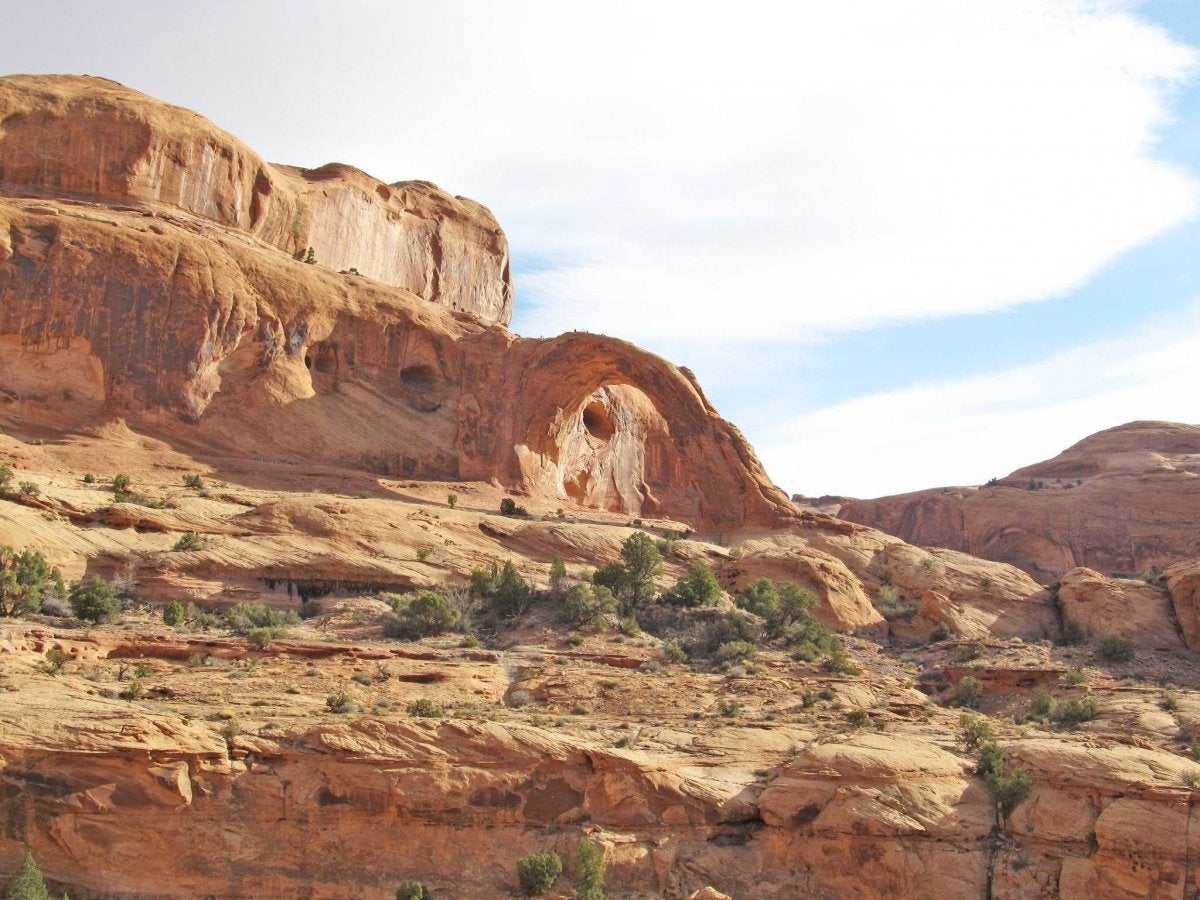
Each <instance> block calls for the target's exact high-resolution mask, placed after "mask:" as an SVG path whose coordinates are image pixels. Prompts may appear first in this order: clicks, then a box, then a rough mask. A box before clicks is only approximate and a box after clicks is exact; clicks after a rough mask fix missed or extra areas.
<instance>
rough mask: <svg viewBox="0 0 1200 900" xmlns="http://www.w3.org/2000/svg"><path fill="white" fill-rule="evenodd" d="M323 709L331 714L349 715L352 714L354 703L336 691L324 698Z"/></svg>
mask: <svg viewBox="0 0 1200 900" xmlns="http://www.w3.org/2000/svg"><path fill="white" fill-rule="evenodd" d="M325 708H326V709H328V710H329V711H330V712H333V713H350V712H354V701H353V700H351V699H350V697H349V696H347V695H346V693H345V692H343V691H338V692H337V693H336V694H330V695H329V696H328V697H326V698H325Z"/></svg>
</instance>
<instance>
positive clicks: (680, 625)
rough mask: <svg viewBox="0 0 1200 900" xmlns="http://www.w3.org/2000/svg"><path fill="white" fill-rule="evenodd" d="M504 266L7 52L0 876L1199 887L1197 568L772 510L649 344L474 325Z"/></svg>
mask: <svg viewBox="0 0 1200 900" xmlns="http://www.w3.org/2000/svg"><path fill="white" fill-rule="evenodd" d="M309 247H312V248H313V256H314V257H315V259H314V261H312V262H306V261H305V258H306V257H307V256H308V248H309ZM506 256H507V251H506V249H505V244H504V237H503V234H502V232H501V231H500V229H499V228H498V226H496V224H495V222H494V220H492V219H491V217H490V215H488V214H487V213H486V211H485V210H483V209H482V207H479V206H478V205H477V204H475V203H473V202H471V201H466V200H463V199H462V198H452V197H449V196H448V195H445V194H443V193H442V192H441V191H439V190H438V189H437V188H434V187H432V186H430V185H427V184H424V183H420V182H407V183H400V184H392V185H386V184H383V183H382V182H377V181H376V180H374V179H371V178H369V177H368V176H366V175H364V174H363V173H361V172H357V171H356V170H352V169H349V168H346V167H341V166H327V167H324V168H322V169H320V170H314V171H303V170H298V169H292V168H289V167H283V166H274V165H270V164H267V163H264V162H262V161H261V160H260V159H259V158H258V157H257V156H255V155H254V154H253V152H252V151H250V150H249V149H248V148H246V147H245V146H244V145H242V144H241V143H240V142H238V141H237V140H236V139H234V138H232V137H231V136H229V135H226V134H224V133H223V132H221V131H219V129H217V128H215V126H213V125H211V124H210V123H208V122H206V121H205V120H203V119H201V118H200V117H198V116H196V115H195V114H193V113H190V112H188V111H185V110H179V109H176V108H174V107H169V106H166V105H165V104H162V103H159V102H157V101H154V100H151V99H149V98H146V97H143V96H142V95H139V94H137V93H135V92H133V91H130V90H127V89H125V88H122V87H120V86H118V85H114V84H113V83H111V82H107V81H103V80H99V79H83V78H49V77H13V78H7V79H0V429H2V433H0V802H2V812H3V815H0V883H3V882H4V880H5V879H6V878H7V877H8V875H9V873H12V872H15V871H16V870H17V869H18V867H19V866H21V864H22V861H23V860H24V859H25V857H26V854H27V853H32V854H33V857H34V858H35V859H36V861H37V863H38V865H40V867H41V869H42V871H43V872H44V873H45V875H46V877H47V879H48V880H49V881H50V882H51V883H52V884H53V885H54V886H55V887H56V888H62V889H64V890H68V891H69V893H70V896H71V897H73V898H76V900H99V898H191V897H214V898H260V897H263V898H268V897H270V898H274V897H279V898H284V897H288V898H290V897H309V898H350V897H353V898H367V900H384V898H389V900H390V898H392V897H396V896H397V893H396V892H397V890H398V889H400V887H401V886H402V885H404V884H406V883H407V884H408V885H409V888H411V890H412V891H413V893H409V895H408V896H421V895H420V894H417V893H415V891H417V890H421V891H424V890H428V891H429V892H431V893H432V894H433V895H434V896H436V897H438V898H448V897H453V898H466V900H476V898H478V900H483V898H495V897H503V896H517V895H519V894H521V893H522V891H523V889H524V887H523V885H522V884H521V883H520V881H519V874H518V860H520V859H522V858H526V857H529V856H531V855H532V854H536V853H556V854H558V858H559V859H560V860H561V861H562V863H563V864H564V870H563V872H562V874H561V876H560V877H559V878H558V879H557V880H556V883H555V884H554V885H553V887H550V888H548V893H547V894H546V896H552V897H559V898H566V897H571V896H576V897H587V898H589V900H595V898H596V897H597V896H598V895H597V893H596V890H595V884H594V882H593V883H592V884H591V885H590V886H589V885H588V884H587V883H586V872H585V868H586V866H585V865H584V864H583V862H582V861H581V857H580V855H579V854H580V852H581V850H580V848H581V847H591V848H593V849H594V851H595V852H596V853H598V855H599V858H600V860H601V861H602V863H603V866H604V868H605V873H604V876H603V880H604V882H605V886H604V888H603V892H602V894H603V896H607V897H609V898H612V900H633V898H647V897H666V898H684V897H690V898H697V900H703V898H708V900H718V898H721V897H737V898H748V897H764V898H795V897H814V898H843V897H846V898H857V897H861V898H875V897H936V898H980V900H982V898H994V900H1006V898H1011V900H1017V898H1022V900H1024V898H1041V897H1065V898H1087V900H1097V898H1117V897H1128V896H1140V897H1179V898H1181V900H1182V898H1184V897H1187V896H1192V895H1193V894H1195V893H1196V891H1197V890H1200V871H1198V870H1197V867H1196V865H1195V860H1196V854H1197V848H1196V847H1194V846H1193V844H1195V843H1196V841H1197V840H1198V839H1197V838H1192V837H1191V828H1190V820H1191V816H1192V808H1193V805H1194V803H1195V801H1196V799H1197V797H1200V762H1198V760H1200V733H1198V729H1200V677H1198V676H1197V669H1196V666H1195V661H1196V656H1195V653H1196V652H1197V650H1200V560H1195V559H1192V560H1183V561H1179V562H1176V563H1175V564H1174V565H1172V566H1170V567H1169V568H1167V569H1166V571H1165V572H1164V573H1162V574H1161V577H1155V578H1151V579H1149V580H1144V579H1127V578H1116V577H1110V575H1108V574H1105V573H1104V572H1100V571H1093V570H1090V569H1084V568H1075V569H1072V570H1071V571H1069V572H1066V573H1065V574H1064V575H1063V576H1062V578H1061V579H1060V581H1059V583H1058V584H1057V585H1055V586H1054V587H1052V588H1047V587H1044V586H1043V585H1042V584H1039V583H1038V582H1037V581H1035V580H1034V579H1033V578H1031V577H1030V576H1029V574H1027V573H1026V572H1025V571H1022V570H1021V569H1020V568H1017V567H1016V566H1013V565H1009V564H1006V563H1004V562H996V561H990V560H986V559H980V558H978V557H977V556H973V555H969V554H968V553H966V552H962V551H961V550H958V549H939V548H936V547H935V548H931V549H923V548H921V547H918V546H914V545H913V544H912V543H908V542H906V541H905V540H903V539H901V538H900V537H897V536H894V535H892V534H888V533H885V532H884V531H880V530H877V529H875V528H872V527H868V526H867V525H863V524H856V523H853V522H849V521H844V520H839V519H836V518H833V517H831V516H829V515H826V514H824V513H823V512H821V511H820V508H823V507H820V504H817V506H818V508H807V509H800V508H798V507H796V506H795V505H793V504H792V503H790V502H789V501H788V499H787V498H786V497H785V496H784V495H783V494H782V493H781V492H780V491H779V490H778V489H777V488H775V487H774V486H773V485H772V484H771V483H770V481H769V479H768V478H767V477H766V474H765V473H764V472H763V470H762V467H761V466H760V465H759V463H758V461H757V459H756V457H755V455H754V452H753V450H752V449H751V448H750V447H749V445H748V444H747V443H746V441H745V440H744V438H743V437H742V436H741V434H740V433H739V432H738V431H737V430H736V428H734V427H733V426H732V425H730V424H729V423H727V422H725V421H724V420H723V419H721V418H720V417H719V416H718V415H717V413H716V412H715V411H714V410H713V409H712V407H711V406H710V405H709V404H708V402H707V401H706V399H705V398H704V395H703V393H702V391H701V389H700V387H699V386H698V385H697V384H696V382H695V379H694V378H693V377H692V376H691V374H690V373H688V372H687V370H684V369H679V368H677V367H675V366H673V365H671V364H670V363H668V362H666V361H664V360H662V359H659V358H658V357H655V356H653V355H651V354H648V353H646V352H644V351H641V350H639V349H638V348H636V347H633V346H632V345H630V344H627V343H624V342H622V341H618V340H614V339H610V338H605V337H600V336H596V335H588V334H569V335H564V336H562V337H559V338H556V339H552V340H537V341H532V340H524V339H521V338H520V337H518V336H516V335H513V334H511V333H509V332H508V331H507V330H506V328H505V327H504V325H505V323H506V322H507V320H508V316H509V314H510V311H511V288H510V285H509V279H508V274H507V260H506ZM355 269H356V270H357V272H356V271H353V270H355ZM1143 427H1144V426H1143ZM1160 430H1167V429H1160ZM1123 439H1128V440H1130V441H1133V442H1134V443H1136V442H1137V440H1140V438H1136V439H1135V437H1131V436H1130V435H1128V434H1127V435H1125V438H1123ZM1085 443H1086V442H1085ZM1080 446H1083V445H1080ZM1108 446H1109V448H1110V450H1108V451H1105V452H1104V453H1098V452H1092V456H1093V457H1095V458H1096V459H1099V458H1101V457H1103V458H1110V456H1111V453H1113V452H1115V450H1112V448H1113V447H1115V444H1111V443H1110V444H1109V445H1108ZM1174 446H1176V447H1177V449H1175V450H1169V449H1167V448H1166V446H1165V444H1164V446H1163V447H1160V448H1159V449H1158V450H1157V451H1155V452H1156V453H1157V454H1158V455H1159V458H1161V459H1162V460H1165V461H1166V462H1165V463H1164V465H1166V464H1170V465H1173V466H1175V467H1176V468H1177V469H1179V470H1183V469H1185V468H1186V464H1185V461H1184V460H1185V457H1184V455H1183V454H1185V453H1187V452H1190V451H1186V450H1181V449H1178V447H1182V446H1183V444H1176V445H1174ZM1076 449H1078V448H1076ZM1093 451H1094V448H1093ZM1139 452H1140V451H1139ZM1106 454H1109V455H1108V456H1106ZM1136 455H1137V454H1136V453H1133V454H1132V455H1130V456H1129V457H1128V459H1126V461H1125V462H1124V463H1122V465H1124V466H1125V469H1122V470H1121V472H1123V473H1124V474H1120V475H1118V474H1117V470H1115V469H1113V470H1111V471H1110V470H1104V469H1103V467H1101V468H1100V469H1098V470H1097V471H1092V472H1086V473H1082V474H1080V475H1076V476H1075V477H1076V478H1080V477H1082V478H1083V481H1084V483H1083V484H1082V485H1079V484H1077V485H1076V486H1075V487H1073V488H1070V489H1068V488H1066V487H1065V484H1066V482H1067V478H1068V475H1067V470H1066V469H1063V470H1061V474H1050V473H1049V472H1048V471H1047V472H1043V473H1041V474H1036V475H1033V474H1031V475H1028V476H1025V475H1024V474H1022V475H1021V477H1022V478H1024V477H1030V478H1035V481H1039V480H1041V481H1046V482H1048V484H1047V486H1046V487H1045V488H1044V489H1039V490H1036V491H1026V490H1025V489H1024V488H1023V487H1020V486H1018V485H1016V484H1014V485H1013V486H1003V485H1002V486H999V487H994V488H988V489H986V490H989V491H991V490H995V491H1008V492H1011V494H1012V496H1014V497H1020V498H1026V497H1032V498H1034V499H1035V500H1038V501H1041V500H1042V499H1043V498H1049V497H1052V496H1061V497H1066V496H1068V495H1070V497H1071V498H1072V500H1075V499H1077V498H1086V497H1088V496H1090V495H1092V494H1095V495H1096V496H1099V493H1098V492H1099V491H1101V489H1102V488H1103V485H1104V483H1105V479H1106V478H1111V480H1112V481H1113V483H1114V484H1115V483H1126V482H1120V481H1119V479H1120V478H1125V479H1127V480H1136V479H1135V478H1133V477H1132V476H1131V475H1130V472H1131V471H1133V469H1134V468H1136V466H1135V464H1134V462H1133V458H1134V456H1136ZM1080 471H1081V472H1082V470H1080ZM1106 472H1107V474H1106ZM1187 472H1188V473H1189V474H1188V476H1187V477H1191V475H1190V473H1191V470H1190V469H1187ZM1013 477H1014V478H1017V476H1013ZM1060 477H1061V478H1062V479H1063V484H1062V486H1059V484H1058V483H1057V479H1058V478H1060ZM1162 477H1163V478H1164V479H1165V478H1166V477H1167V476H1162ZM1170 477H1171V478H1175V479H1176V480H1177V481H1178V483H1181V484H1182V483H1184V481H1185V480H1186V479H1185V478H1184V477H1183V476H1177V475H1175V476H1170ZM1018 480H1019V479H1018ZM1145 483H1146V484H1148V485H1150V487H1151V488H1153V486H1154V485H1155V484H1157V482H1156V481H1155V479H1154V478H1153V477H1151V478H1149V479H1148V480H1147V481H1146V482H1145ZM1051 484H1053V487H1051V486H1050V485H1051ZM1184 493H1185V491H1183V490H1178V489H1177V490H1176V491H1175V495H1176V496H1179V497H1182V496H1184ZM1131 495H1132V494H1130V496H1131ZM1147 496H1148V498H1149V499H1147V500H1146V501H1145V502H1146V503H1147V504H1150V503H1152V502H1158V501H1157V500H1155V499H1154V498H1157V497H1158V496H1159V495H1158V494H1156V493H1154V492H1153V491H1152V490H1149V489H1148V490H1147ZM829 499H830V498H822V501H825V500H829ZM1138 502H1141V501H1138ZM1177 512H1178V517H1179V520H1180V521H1182V520H1183V518H1184V517H1185V515H1186V510H1185V509H1184V507H1183V506H1180V507H1179V508H1178V510H1177ZM1162 521H1164V522H1167V521H1168V520H1167V519H1166V518H1164V519H1163V520H1162ZM1171 521H1173V520H1171ZM1190 521H1192V522H1193V523H1194V522H1195V517H1194V516H1193V517H1192V519H1191V520H1190ZM1168 524H1169V523H1168ZM1151 525H1152V522H1151V520H1149V519H1147V520H1146V524H1145V526H1144V527H1145V529H1146V531H1145V532H1144V533H1145V535H1146V536H1147V540H1148V539H1149V537H1150V536H1151V535H1152V534H1154V533H1155V532H1154V531H1153V528H1152V527H1151ZM1139 527H1141V526H1139ZM1139 533H1141V532H1139ZM1113 534H1114V532H1108V531H1102V532H1097V534H1096V536H1095V541H1096V542H1097V543H1096V547H1097V548H1102V547H1104V546H1108V545H1105V544H1103V543H1102V542H1103V541H1105V540H1108V539H1109V537H1111V536H1112V535H1113ZM1160 539H1161V540H1163V541H1172V540H1175V532H1174V531H1173V530H1172V528H1171V527H1166V526H1164V527H1163V529H1162V531H1161V534H1160ZM929 543H934V542H929ZM7 548H12V551H11V552H10V551H9V550H8V549H7ZM1096 552H1097V553H1098V552H1100V550H1099V549H1097V551H1096ZM1107 552H1112V553H1120V552H1124V550H1123V548H1122V547H1121V546H1120V544H1119V542H1118V543H1114V544H1112V545H1111V547H1110V548H1109V550H1108V551H1107ZM1100 559H1101V558H1100V557H1084V558H1080V559H1079V560H1075V559H1073V560H1072V564H1073V563H1074V562H1078V561H1088V560H1091V561H1093V562H1096V563H1097V567H1099V568H1103V569H1105V570H1108V569H1109V568H1111V567H1108V566H1100V565H1099V560H1100ZM1163 561H1164V562H1165V561H1166V560H1165V558H1164V560H1163ZM1131 568H1132V567H1131ZM1198 834H1200V831H1198ZM592 873H593V875H594V874H595V872H594V869H593V870H592ZM418 882H419V883H420V885H422V887H421V888H417V887H416V883H418Z"/></svg>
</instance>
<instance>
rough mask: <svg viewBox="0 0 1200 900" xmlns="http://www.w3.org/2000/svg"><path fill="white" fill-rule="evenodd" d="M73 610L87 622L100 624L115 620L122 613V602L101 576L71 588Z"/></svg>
mask: <svg viewBox="0 0 1200 900" xmlns="http://www.w3.org/2000/svg"><path fill="white" fill-rule="evenodd" d="M70 601H71V610H72V611H73V612H74V613H75V615H76V616H78V617H79V618H81V619H83V620H84V621H85V622H92V623H94V624H97V625H98V624H100V623H101V622H107V621H109V620H110V619H115V618H116V617H117V615H118V614H119V613H120V612H121V601H120V600H118V599H117V592H116V590H115V589H114V588H113V586H112V585H111V584H109V583H108V582H107V581H105V580H104V579H103V578H101V577H100V576H99V575H93V576H91V577H90V578H88V579H86V580H84V581H81V582H79V584H77V585H75V587H73V588H71V596H70Z"/></svg>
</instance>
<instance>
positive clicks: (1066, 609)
mask: <svg viewBox="0 0 1200 900" xmlns="http://www.w3.org/2000/svg"><path fill="white" fill-rule="evenodd" d="M1058 600H1059V603H1060V604H1061V605H1062V613H1063V617H1064V618H1066V619H1070V620H1071V621H1073V622H1075V623H1076V624H1078V625H1079V626H1080V627H1082V628H1083V630H1084V631H1085V632H1087V633H1088V634H1091V635H1097V636H1099V635H1103V634H1115V635H1117V636H1119V637H1123V638H1128V639H1129V640H1131V641H1133V643H1134V644H1135V645H1137V646H1138V647H1145V648H1154V647H1157V648H1163V649H1168V650H1181V649H1183V646H1184V644H1183V640H1182V639H1181V637H1180V634H1179V631H1178V629H1177V626H1176V624H1175V615H1174V609H1173V608H1172V605H1171V599H1170V597H1168V596H1167V593H1166V591H1164V590H1163V589H1162V588H1160V587H1157V586H1155V585H1152V584H1147V583H1146V582H1145V581H1142V580H1141V579H1135V578H1105V577H1104V576H1103V575H1101V574H1100V573H1099V572H1095V571H1093V570H1091V569H1084V568H1079V569H1072V570H1071V571H1069V572H1067V573H1065V574H1064V575H1063V577H1062V579H1061V582H1060V585H1059V590H1058Z"/></svg>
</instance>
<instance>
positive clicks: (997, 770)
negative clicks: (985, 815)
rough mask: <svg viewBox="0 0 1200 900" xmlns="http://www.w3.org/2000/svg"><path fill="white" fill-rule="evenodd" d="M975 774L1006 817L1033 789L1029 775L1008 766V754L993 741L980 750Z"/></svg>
mask: <svg viewBox="0 0 1200 900" xmlns="http://www.w3.org/2000/svg"><path fill="white" fill-rule="evenodd" d="M976 772H977V773H978V774H980V775H982V776H983V780H984V783H985V784H987V788H988V792H989V793H991V795H992V799H994V800H995V801H996V802H997V803H999V804H1000V809H1001V810H1002V811H1003V813H1004V815H1006V816H1007V815H1009V814H1011V813H1012V811H1013V810H1014V809H1016V808H1017V805H1018V804H1020V802H1021V801H1022V800H1024V799H1025V798H1026V797H1028V796H1029V791H1030V789H1031V788H1032V787H1033V779H1031V778H1030V777H1029V774H1028V773H1027V772H1025V771H1023V770H1022V769H1019V768H1016V767H1015V766H1010V765H1009V763H1008V754H1006V753H1005V752H1004V751H1003V750H1001V749H1000V747H999V746H997V744H996V743H995V741H989V742H987V743H985V744H984V745H983V746H982V747H981V748H980V754H979V768H978V769H977V770H976Z"/></svg>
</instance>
